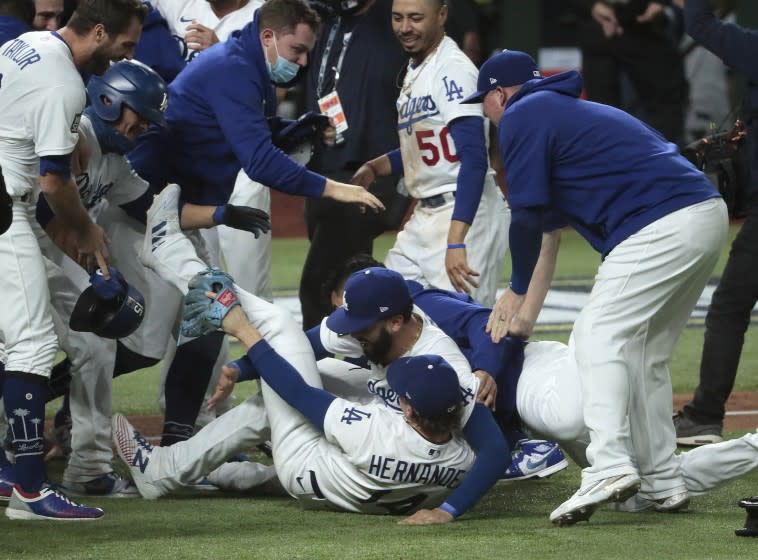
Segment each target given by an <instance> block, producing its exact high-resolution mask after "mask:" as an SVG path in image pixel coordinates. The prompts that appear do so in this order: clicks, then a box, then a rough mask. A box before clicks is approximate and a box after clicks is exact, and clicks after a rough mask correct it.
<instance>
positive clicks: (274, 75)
mask: <svg viewBox="0 0 758 560" xmlns="http://www.w3.org/2000/svg"><path fill="white" fill-rule="evenodd" d="M274 49H276V63H275V64H274V65H273V66H271V63H270V62H269V61H268V60H266V67H267V68H268V75H269V77H270V78H271V81H272V82H275V83H277V84H286V83H288V82H291V81H292V80H294V79H295V76H297V73H298V72H299V71H300V65H299V64H297V63H295V62H291V61H289V60H287V59H286V58H283V57H281V56H279V47H277V45H276V35H274Z"/></svg>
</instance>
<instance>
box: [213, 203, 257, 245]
mask: <svg viewBox="0 0 758 560" xmlns="http://www.w3.org/2000/svg"><path fill="white" fill-rule="evenodd" d="M213 221H214V222H215V223H217V224H223V225H225V226H229V227H230V228H234V229H241V230H244V231H249V232H250V233H252V234H253V235H255V238H256V239H258V237H259V236H260V235H261V234H265V233H268V232H269V231H271V218H270V217H269V215H268V214H267V213H266V212H264V211H263V210H259V209H258V208H250V207H249V206H235V205H234V204H224V205H223V206H218V207H217V208H216V211H215V212H213Z"/></svg>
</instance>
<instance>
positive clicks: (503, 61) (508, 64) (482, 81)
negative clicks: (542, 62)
mask: <svg viewBox="0 0 758 560" xmlns="http://www.w3.org/2000/svg"><path fill="white" fill-rule="evenodd" d="M535 78H542V74H540V71H539V68H537V63H536V62H535V61H534V59H533V58H532V57H531V56H529V55H528V54H526V53H525V52H521V51H509V50H508V49H505V50H504V51H501V52H499V53H497V54H496V55H493V56H492V57H490V59H489V60H488V61H487V62H485V63H484V64H482V68H481V69H480V70H479V78H477V80H476V89H477V90H478V91H477V92H476V93H472V94H471V95H469V96H468V97H467V98H466V99H464V100H463V101H461V103H481V102H482V100H483V99H484V96H485V95H487V93H489V92H490V91H492V90H493V89H495V88H497V87H510V86H517V85H519V84H524V83H526V82H528V81H529V80H534V79H535Z"/></svg>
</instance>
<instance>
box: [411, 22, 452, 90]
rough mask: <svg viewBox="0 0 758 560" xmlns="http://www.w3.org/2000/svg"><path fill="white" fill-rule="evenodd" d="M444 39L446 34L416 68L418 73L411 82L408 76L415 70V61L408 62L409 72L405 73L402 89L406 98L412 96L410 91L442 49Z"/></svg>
mask: <svg viewBox="0 0 758 560" xmlns="http://www.w3.org/2000/svg"><path fill="white" fill-rule="evenodd" d="M444 39H445V33H443V34H442V37H441V38H440V40H439V42H438V43H437V44H436V45H435V46H434V48H433V49H432V50H431V51H430V52H429V54H428V55H426V57H425V58H424V61H423V62H422V63H421V64H420V65H419V66H418V67H417V68H416V73H415V74H414V76H413V79H412V80H410V81H408V76H409V75H410V73H411V70H413V59H411V60H409V61H408V71H407V72H406V73H405V78H403V87H402V93H403V95H405V96H406V97H410V96H411V94H410V91H411V88H412V87H413V84H415V83H416V80H417V79H418V77H419V76H420V75H421V73H422V72H423V71H424V68H425V67H426V65H427V64H429V61H430V60H431V59H432V57H433V56H434V53H436V52H437V49H438V48H439V47H440V45H441V44H442V41H443V40H444Z"/></svg>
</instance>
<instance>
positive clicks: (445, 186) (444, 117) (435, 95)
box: [397, 37, 494, 198]
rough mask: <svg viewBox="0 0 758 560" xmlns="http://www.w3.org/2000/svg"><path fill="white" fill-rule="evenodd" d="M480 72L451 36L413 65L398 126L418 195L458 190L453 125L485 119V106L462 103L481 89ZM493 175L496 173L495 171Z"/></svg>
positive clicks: (411, 188)
mask: <svg viewBox="0 0 758 560" xmlns="http://www.w3.org/2000/svg"><path fill="white" fill-rule="evenodd" d="M477 75H478V71H477V69H476V66H474V64H473V63H472V62H471V60H469V58H468V57H467V56H466V55H465V54H464V53H463V51H461V50H460V49H459V48H458V46H457V45H456V44H455V41H453V40H452V39H450V38H449V37H444V38H443V39H442V42H441V43H440V45H439V46H438V47H437V49H436V50H435V51H434V52H433V53H431V54H430V55H429V56H427V57H426V58H425V59H424V60H423V61H422V62H421V63H420V64H418V65H417V66H415V67H414V66H413V65H409V66H408V73H407V74H406V76H405V80H404V81H403V87H402V88H401V90H400V96H399V97H398V100H397V113H398V126H397V129H398V135H399V136H400V151H401V153H402V156H403V168H404V172H405V184H406V186H407V188H408V192H409V193H410V194H411V196H413V197H414V198H427V197H430V196H435V195H437V194H440V193H446V192H452V191H455V190H456V181H457V179H458V172H459V171H460V165H461V164H460V161H459V160H458V156H457V155H456V150H455V144H454V143H453V137H452V136H451V135H450V130H449V129H448V124H450V123H451V122H452V121H454V120H455V119H457V118H460V117H468V116H474V117H481V118H484V114H483V112H482V106H481V105H479V104H472V105H461V103H460V101H461V100H462V99H463V98H464V97H466V96H467V95H469V94H471V93H474V92H475V91H476V79H477ZM484 120H485V133H487V131H488V130H489V128H488V127H489V122H488V121H487V120H486V119H484ZM487 138H488V134H487ZM488 174H489V175H490V176H494V171H493V170H492V169H489V171H488Z"/></svg>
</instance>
